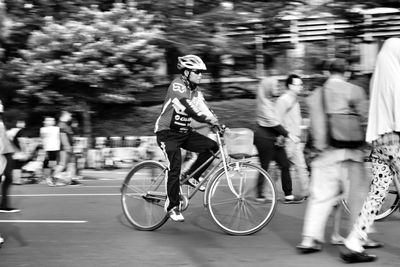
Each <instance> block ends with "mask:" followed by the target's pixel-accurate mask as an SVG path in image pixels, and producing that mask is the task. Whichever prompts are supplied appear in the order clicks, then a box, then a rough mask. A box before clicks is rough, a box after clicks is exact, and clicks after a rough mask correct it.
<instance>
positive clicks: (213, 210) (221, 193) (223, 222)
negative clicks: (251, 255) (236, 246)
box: [205, 162, 277, 235]
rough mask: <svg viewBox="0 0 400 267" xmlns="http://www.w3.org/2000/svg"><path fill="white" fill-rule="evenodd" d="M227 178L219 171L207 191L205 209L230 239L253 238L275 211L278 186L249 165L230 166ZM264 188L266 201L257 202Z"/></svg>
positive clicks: (233, 164)
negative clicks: (260, 188)
mask: <svg viewBox="0 0 400 267" xmlns="http://www.w3.org/2000/svg"><path fill="white" fill-rule="evenodd" d="M228 176H229V177H227V176H226V173H225V171H224V168H221V169H219V170H218V171H217V172H216V174H215V175H214V177H213V178H212V179H211V180H210V182H209V184H208V186H207V191H206V196H205V198H206V205H207V206H208V211H209V213H210V215H211V217H212V218H213V220H214V222H215V223H216V224H217V226H218V227H220V228H221V229H222V230H223V231H224V232H226V233H228V234H231V235H250V234H253V233H256V232H258V231H260V230H261V229H262V228H264V226H265V225H267V224H268V222H269V221H270V220H271V219H272V217H273V215H274V213H275V210H276V205H277V201H276V190H275V184H274V182H273V181H272V179H271V178H270V176H269V174H268V173H267V172H266V171H264V170H263V169H262V168H261V167H258V166H256V165H254V164H251V163H248V162H232V163H230V164H228ZM257 186H262V187H263V188H262V191H263V192H264V194H265V196H266V199H258V198H256V196H257V194H256V192H257Z"/></svg>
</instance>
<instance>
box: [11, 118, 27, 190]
mask: <svg viewBox="0 0 400 267" xmlns="http://www.w3.org/2000/svg"><path fill="white" fill-rule="evenodd" d="M25 126H26V124H25V121H24V120H18V121H17V122H16V124H15V127H13V128H11V129H10V130H8V131H7V137H8V139H10V141H11V142H12V144H13V145H14V148H15V152H14V154H13V159H14V169H13V184H18V185H20V184H22V166H24V165H25V164H26V163H27V162H28V161H29V159H30V156H31V155H30V154H31V153H30V152H31V151H29V148H28V147H27V143H26V142H25V141H26V140H25V139H24V135H25Z"/></svg>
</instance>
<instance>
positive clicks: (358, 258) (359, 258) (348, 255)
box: [340, 251, 378, 263]
mask: <svg viewBox="0 0 400 267" xmlns="http://www.w3.org/2000/svg"><path fill="white" fill-rule="evenodd" d="M340 258H342V260H344V261H345V262H347V263H357V262H372V261H376V260H377V259H378V258H377V257H376V255H372V254H367V253H365V252H356V251H350V252H340Z"/></svg>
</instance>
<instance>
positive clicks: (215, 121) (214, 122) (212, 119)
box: [208, 117, 219, 125]
mask: <svg viewBox="0 0 400 267" xmlns="http://www.w3.org/2000/svg"><path fill="white" fill-rule="evenodd" d="M208 123H209V124H211V125H219V122H218V119H217V118H216V117H209V118H208Z"/></svg>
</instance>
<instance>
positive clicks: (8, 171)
mask: <svg viewBox="0 0 400 267" xmlns="http://www.w3.org/2000/svg"><path fill="white" fill-rule="evenodd" d="M3 156H4V157H5V158H6V160H7V164H6V167H5V169H4V172H3V175H4V178H5V179H4V181H3V184H2V186H1V204H0V208H2V209H5V208H9V202H8V191H9V189H10V186H11V184H12V171H13V169H14V160H13V158H12V154H11V153H9V154H4V155H3Z"/></svg>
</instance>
